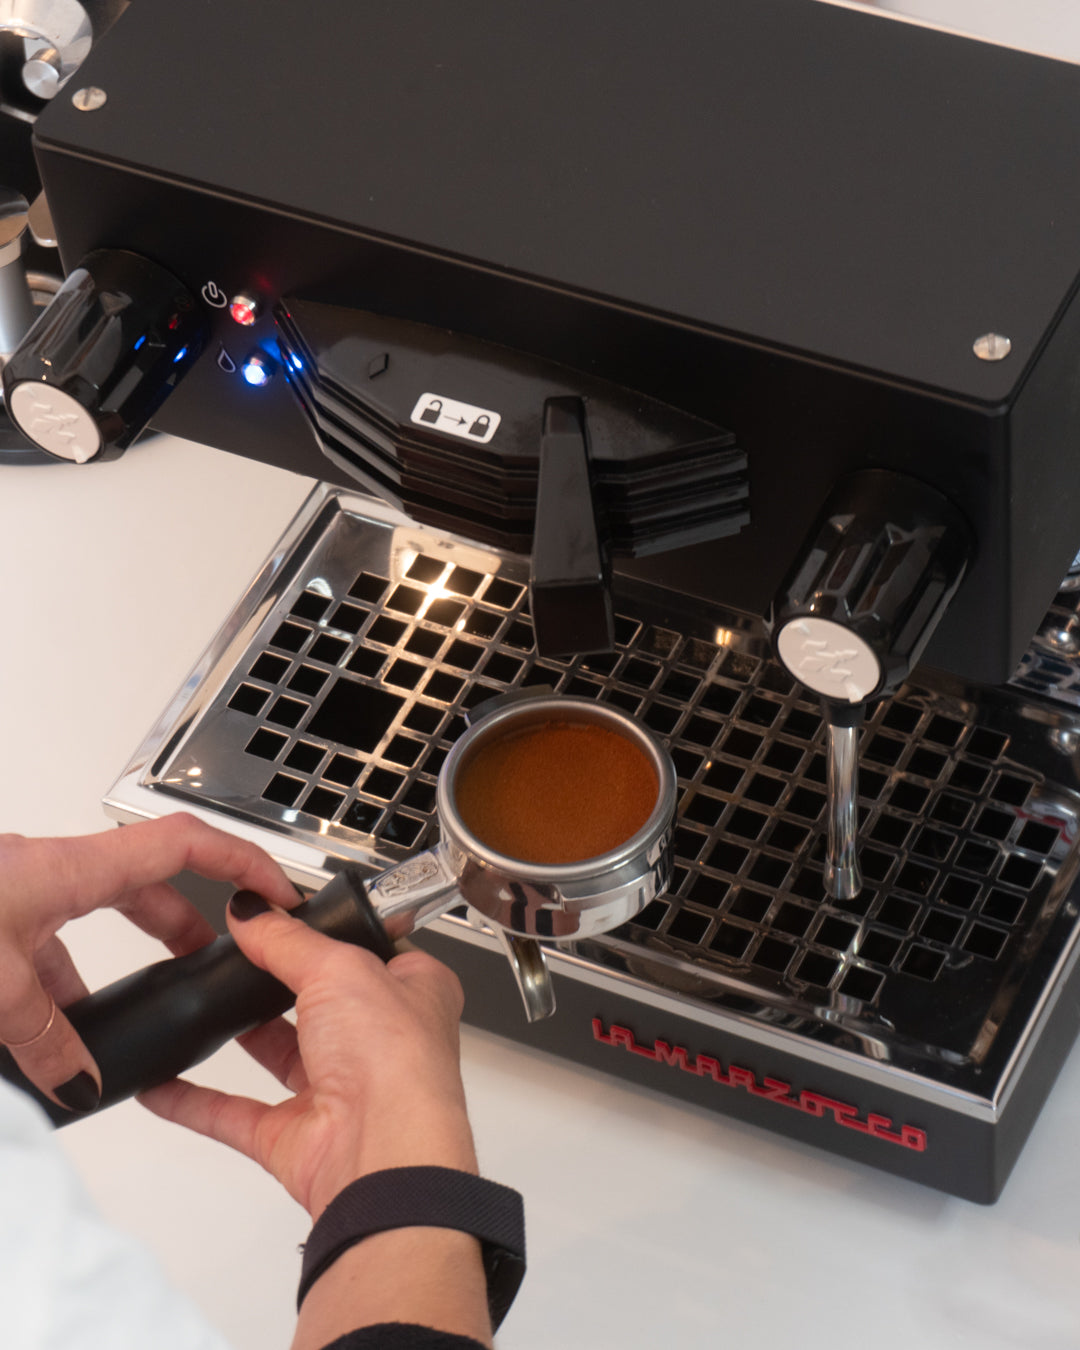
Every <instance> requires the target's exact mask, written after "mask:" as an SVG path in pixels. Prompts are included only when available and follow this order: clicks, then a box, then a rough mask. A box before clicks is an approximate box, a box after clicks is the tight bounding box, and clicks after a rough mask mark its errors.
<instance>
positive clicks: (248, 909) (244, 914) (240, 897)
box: [229, 891, 270, 922]
mask: <svg viewBox="0 0 1080 1350" xmlns="http://www.w3.org/2000/svg"><path fill="white" fill-rule="evenodd" d="M229 913H230V914H231V915H232V916H233V918H234V919H240V920H241V921H242V922H243V921H246V920H247V919H254V918H255V917H256V915H258V914H269V913H270V906H269V905H268V904H267V903H266V901H265V900H264V899H263V898H262V896H261V895H258V894H257V893H256V892H255V891H236V892H235V894H234V895H233V898H232V899H231V900H230V901H229Z"/></svg>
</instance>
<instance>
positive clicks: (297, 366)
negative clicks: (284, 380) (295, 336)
mask: <svg viewBox="0 0 1080 1350" xmlns="http://www.w3.org/2000/svg"><path fill="white" fill-rule="evenodd" d="M289 365H290V366H292V368H293V370H303V369H304V363H303V361H301V360H300V358H299V357H298V356H297V354H296V353H295V352H291V353H290V355H289Z"/></svg>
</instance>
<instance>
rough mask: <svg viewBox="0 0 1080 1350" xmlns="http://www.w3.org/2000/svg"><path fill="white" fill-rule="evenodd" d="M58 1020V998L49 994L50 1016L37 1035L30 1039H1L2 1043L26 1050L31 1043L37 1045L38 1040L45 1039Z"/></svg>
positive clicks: (15, 1048) (11, 1048) (8, 1046)
mask: <svg viewBox="0 0 1080 1350" xmlns="http://www.w3.org/2000/svg"><path fill="white" fill-rule="evenodd" d="M55 1021H56V999H54V998H53V996H52V995H51V994H50V995H49V1018H48V1021H47V1022H46V1023H45V1025H44V1026H43V1027H42V1028H41V1030H40V1031H39V1032H38V1034H37V1035H36V1036H31V1037H30V1039H29V1040H28V1041H0V1045H5V1046H7V1048H8V1049H9V1050H26V1049H27V1048H28V1047H29V1046H31V1045H37V1043H38V1041H43V1040H44V1039H45V1037H46V1036H47V1035H48V1034H49V1032H50V1031H52V1027H53V1023H54V1022H55Z"/></svg>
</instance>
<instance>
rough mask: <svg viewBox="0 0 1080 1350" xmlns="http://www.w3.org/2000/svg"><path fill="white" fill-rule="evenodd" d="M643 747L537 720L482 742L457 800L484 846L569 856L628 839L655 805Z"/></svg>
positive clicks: (512, 854) (653, 778) (541, 857)
mask: <svg viewBox="0 0 1080 1350" xmlns="http://www.w3.org/2000/svg"><path fill="white" fill-rule="evenodd" d="M659 790H660V783H659V779H658V778H657V774H656V770H655V769H654V768H653V765H652V763H651V762H650V760H649V757H648V755H646V754H645V752H644V751H643V750H642V749H641V748H640V746H638V745H636V744H635V743H634V742H633V741H631V740H628V739H627V738H626V737H625V736H620V735H619V734H618V732H615V731H611V730H610V729H609V728H607V727H604V726H599V725H596V724H594V723H581V722H558V721H551V722H542V723H539V724H536V725H533V726H530V727H527V728H525V729H524V730H521V731H517V732H512V733H511V734H509V735H507V736H504V737H502V738H501V739H496V740H492V741H490V742H488V744H486V745H483V746H481V747H480V749H479V750H477V751H476V752H475V754H473V755H472V756H471V757H470V758H469V759H468V761H467V762H466V763H465V764H464V765H463V766H462V768H461V770H460V771H459V773H458V776H457V781H456V783H455V785H454V802H455V806H456V808H457V811H458V814H459V816H460V817H461V819H462V820H463V821H464V823H465V825H466V827H467V828H468V829H469V830H470V831H471V833H472V834H474V835H475V836H476V838H477V839H479V840H480V841H481V842H482V843H483V844H485V845H487V847H488V848H490V849H494V850H495V852H497V853H501V854H503V855H504V856H505V857H509V858H517V859H519V860H520V861H522V862H529V863H575V862H582V861H584V860H585V859H586V858H595V857H598V856H599V855H600V854H602V853H608V852H610V851H611V850H612V849H614V848H618V847H619V846H620V845H621V844H624V843H625V842H626V841H627V840H628V839H630V838H631V837H632V836H633V835H635V834H637V832H638V830H640V829H641V827H642V826H643V825H644V824H645V822H646V821H647V820H648V819H649V816H650V815H651V814H652V811H653V808H654V807H655V806H656V799H657V795H658V793H659Z"/></svg>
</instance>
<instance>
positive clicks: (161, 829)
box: [0, 813, 300, 1111]
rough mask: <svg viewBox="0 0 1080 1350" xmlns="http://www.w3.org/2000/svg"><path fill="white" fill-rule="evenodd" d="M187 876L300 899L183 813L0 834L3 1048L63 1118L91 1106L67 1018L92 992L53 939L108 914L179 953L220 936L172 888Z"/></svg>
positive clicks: (82, 1058)
mask: <svg viewBox="0 0 1080 1350" xmlns="http://www.w3.org/2000/svg"><path fill="white" fill-rule="evenodd" d="M184 870H188V871H192V872H197V873H199V874H200V875H201V876H204V877H207V878H209V879H211V880H214V881H226V882H231V883H232V884H233V885H234V886H237V887H241V888H245V889H250V890H257V891H259V893H260V894H262V895H265V896H266V897H267V898H268V899H270V900H272V901H273V902H274V903H275V904H279V905H282V906H285V907H286V908H287V907H289V906H292V905H295V904H298V903H299V900H300V897H299V895H298V894H297V892H296V891H295V890H294V888H293V886H292V884H291V883H290V882H289V880H288V878H287V877H286V876H285V874H284V872H282V870H281V869H280V868H279V867H278V865H277V864H276V863H275V862H274V861H273V859H272V858H271V857H270V856H269V855H268V854H266V853H264V852H263V851H262V850H261V849H259V848H257V847H256V846H255V845H254V844H251V843H248V842H246V841H245V840H242V839H237V838H234V837H233V836H232V835H229V834H225V833H224V832H223V831H221V830H217V829H214V828H213V827H212V826H210V825H207V824H205V823H204V822H202V821H200V820H197V819H196V818H195V817H194V816H189V815H186V814H182V813H181V814H177V815H170V816H167V817H165V818H163V819H161V820H155V821H148V822H145V823H140V824H137V825H128V826H125V827H124V828H122V829H112V830H108V831H106V832H104V833H102V834H94V835H85V836H83V837H80V838H74V839H27V838H23V837H22V836H20V835H0V1042H3V1043H4V1044H5V1045H7V1047H8V1048H9V1049H10V1050H11V1053H12V1055H13V1056H14V1058H15V1060H16V1062H17V1063H18V1066H19V1068H20V1069H21V1070H22V1071H23V1073H24V1074H25V1075H26V1076H27V1077H28V1078H29V1079H31V1080H32V1081H33V1082H34V1083H35V1084H36V1085H37V1087H39V1088H40V1089H41V1090H42V1091H43V1092H44V1093H46V1095H48V1096H49V1097H51V1098H52V1099H53V1100H54V1101H57V1102H59V1103H60V1104H61V1105H63V1106H64V1107H66V1108H67V1109H69V1110H76V1111H89V1110H93V1108H94V1107H95V1106H96V1105H97V1102H98V1100H99V1098H100V1093H101V1075H100V1073H99V1071H98V1066H97V1065H96V1064H95V1062H94V1060H93V1057H92V1056H91V1054H90V1052H89V1050H87V1048H86V1046H85V1045H84V1044H83V1042H82V1040H81V1039H80V1038H79V1036H78V1034H77V1033H76V1031H75V1030H74V1028H73V1027H72V1025H71V1023H70V1022H69V1021H68V1019H67V1018H66V1017H65V1016H64V1013H63V1009H64V1008H65V1007H66V1006H67V1005H68V1004H70V1003H73V1002H75V1001H76V1000H77V999H80V998H82V997H84V996H85V995H86V993H87V988H86V985H85V984H84V983H83V981H82V978H81V977H80V975H79V973H78V971H77V970H76V968H75V965H74V963H73V962H72V959H71V957H70V955H69V954H68V951H67V949H66V948H65V947H64V944H63V943H62V942H61V940H60V938H59V937H58V936H57V933H58V931H59V929H60V928H62V927H63V925H64V924H65V923H66V922H67V921H68V920H69V919H74V918H78V917H79V916H81V915H85V914H89V913H90V912H91V911H92V910H95V909H101V908H103V907H106V906H109V907H112V908H113V909H116V910H119V911H120V913H122V914H124V915H126V916H127V917H128V918H129V919H131V920H132V921H133V922H134V923H135V924H137V925H138V926H139V927H140V928H141V929H143V930H144V932H147V933H149V934H150V935H151V936H153V937H156V938H160V939H161V940H162V941H163V942H164V943H165V945H166V946H167V947H168V948H169V950H170V951H171V952H172V953H173V955H174V956H183V955H186V954H187V953H188V952H191V951H194V950H195V949H196V948H197V947H201V946H202V945H203V944H204V943H207V942H209V941H211V940H212V939H213V938H214V937H215V936H216V934H215V932H214V929H213V927H212V926H211V924H210V923H209V921H208V920H207V919H205V918H204V917H203V916H202V915H200V914H199V912H198V910H197V909H195V907H194V906H193V905H192V904H191V902H190V901H189V900H187V899H186V898H185V897H184V896H182V895H181V894H180V892H179V891H177V890H176V889H175V888H174V887H172V886H171V885H169V878H170V877H174V876H176V875H177V874H178V873H179V872H182V871H184Z"/></svg>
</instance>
